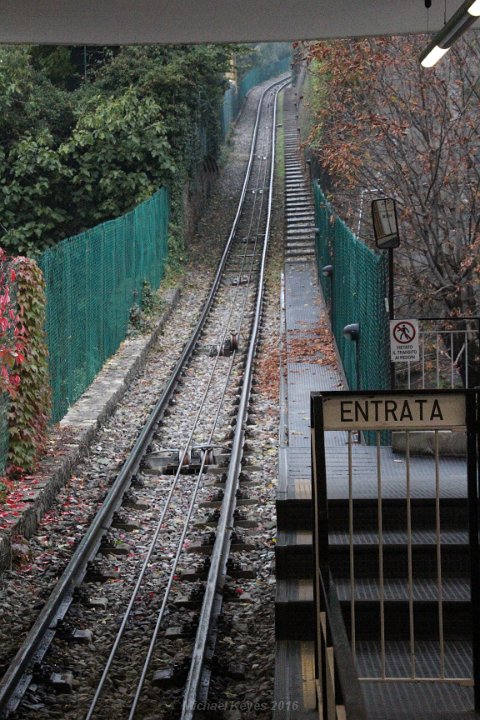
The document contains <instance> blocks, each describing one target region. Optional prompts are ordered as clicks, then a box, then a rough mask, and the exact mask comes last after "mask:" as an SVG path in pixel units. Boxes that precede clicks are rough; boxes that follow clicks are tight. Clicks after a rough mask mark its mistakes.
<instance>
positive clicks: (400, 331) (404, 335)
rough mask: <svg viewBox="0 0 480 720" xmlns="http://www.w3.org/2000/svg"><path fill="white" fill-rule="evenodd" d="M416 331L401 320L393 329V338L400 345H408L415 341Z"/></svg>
mask: <svg viewBox="0 0 480 720" xmlns="http://www.w3.org/2000/svg"><path fill="white" fill-rule="evenodd" d="M416 334H417V331H416V329H415V326H414V325H412V323H410V322H408V320H402V321H401V322H399V323H397V324H396V325H394V327H393V337H394V339H395V340H396V342H398V343H400V345H408V343H411V342H413V341H414V339H415V335H416Z"/></svg>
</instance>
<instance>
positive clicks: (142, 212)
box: [39, 189, 169, 422]
mask: <svg viewBox="0 0 480 720" xmlns="http://www.w3.org/2000/svg"><path fill="white" fill-rule="evenodd" d="M168 212H169V206H168V194H167V192H166V190H163V189H162V190H159V191H158V192H157V193H155V195H154V196H153V197H152V198H150V199H149V200H147V201H146V202H144V203H142V204H141V205H139V206H138V207H136V208H135V209H134V210H132V211H131V212H129V213H127V214H126V215H123V216H122V217H119V218H117V219H116V220H111V221H110V222H106V223H103V224H101V225H97V226H96V227H94V228H92V229H91V230H87V231H86V232H84V233H82V234H81V235H77V236H75V237H71V238H67V239H66V240H63V241H62V242H60V243H58V245H55V247H53V248H51V249H49V250H46V251H45V252H44V253H43V254H42V256H41V257H40V260H39V265H40V267H41V268H42V270H43V273H44V275H45V281H46V295H47V319H46V327H45V329H46V333H47V342H48V349H49V353H50V360H49V362H50V380H51V385H52V420H53V422H57V421H58V420H60V419H61V418H62V417H63V416H64V415H65V413H66V412H67V410H68V408H69V406H70V405H72V404H73V403H74V402H75V400H77V399H78V398H79V397H80V395H81V394H82V393H83V392H84V390H85V389H86V388H87V387H88V386H89V385H90V383H91V382H92V380H93V379H94V377H95V375H96V374H97V373H98V371H99V370H100V368H101V367H102V365H103V363H104V362H105V360H106V359H107V358H108V357H110V355H112V354H113V353H114V352H115V351H116V350H117V348H118V346H119V345H120V343H121V342H122V340H124V338H125V335H126V332H127V328H128V321H129V315H130V309H131V307H132V305H133V304H134V303H135V302H138V303H139V302H141V296H142V287H143V282H144V281H148V283H150V285H151V286H152V287H153V288H157V287H158V286H159V284H160V280H161V278H162V277H163V273H164V268H165V261H166V258H167V230H168Z"/></svg>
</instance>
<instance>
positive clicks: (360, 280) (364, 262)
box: [314, 182, 390, 390]
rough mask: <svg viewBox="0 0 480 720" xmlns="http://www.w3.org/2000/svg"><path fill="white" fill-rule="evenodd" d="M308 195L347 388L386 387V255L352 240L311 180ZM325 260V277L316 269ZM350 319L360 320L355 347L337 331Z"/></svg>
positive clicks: (355, 239) (349, 231)
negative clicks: (329, 270) (327, 270)
mask: <svg viewBox="0 0 480 720" xmlns="http://www.w3.org/2000/svg"><path fill="white" fill-rule="evenodd" d="M314 197H315V212H316V223H317V227H318V228H319V232H318V235H317V262H318V270H319V277H320V282H321V285H322V289H323V292H324V295H325V299H326V301H327V302H328V303H329V304H330V306H331V316H332V318H333V320H332V326H333V332H334V335H335V339H336V341H337V345H338V349H339V352H340V356H341V359H342V363H343V368H344V370H345V375H346V376H347V380H348V384H349V386H350V388H351V389H362V390H386V389H388V388H389V387H390V350H389V335H388V315H387V312H386V308H385V297H386V296H387V289H386V278H387V259H386V257H385V256H384V255H379V254H376V253H374V252H372V250H370V249H369V248H368V247H367V246H366V245H364V244H363V243H362V242H360V241H359V240H357V238H356V237H355V236H354V235H353V233H352V232H351V230H349V228H348V227H347V226H346V225H345V224H344V223H343V222H342V221H341V220H340V219H339V218H338V217H337V216H336V215H335V214H334V213H333V210H332V208H331V206H330V205H329V203H328V201H327V200H326V198H325V196H324V194H323V193H322V191H321V189H320V186H319V185H318V183H317V182H316V183H315V184H314ZM325 265H332V266H333V272H332V275H331V276H330V277H326V276H324V275H323V274H322V272H321V270H322V268H323V267H324V266H325ZM350 323H358V324H359V326H360V340H359V344H358V353H357V348H356V343H355V342H352V341H351V340H348V339H346V338H345V337H344V335H343V328H344V327H345V325H349V324H350ZM357 360H358V363H359V365H358V374H359V379H360V388H357Z"/></svg>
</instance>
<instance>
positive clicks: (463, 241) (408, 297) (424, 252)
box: [305, 32, 480, 316]
mask: <svg viewBox="0 0 480 720" xmlns="http://www.w3.org/2000/svg"><path fill="white" fill-rule="evenodd" d="M427 41H428V38H426V37H425V36H415V37H413V36H410V37H401V38H400V37H396V38H388V39H387V38H383V39H382V38H378V39H365V40H342V41H335V42H317V43H311V44H308V45H307V46H306V48H305V51H306V55H307V58H308V61H309V76H310V88H311V91H310V97H309V103H310V106H311V111H312V113H313V119H314V124H313V128H312V132H311V135H310V139H309V143H310V144H311V146H312V147H313V149H314V152H315V154H316V156H317V158H318V161H319V164H320V165H321V167H322V169H323V172H324V176H325V177H326V178H327V185H328V187H327V188H326V189H327V190H329V191H330V194H331V197H332V199H333V204H334V206H335V207H336V209H337V210H338V211H339V212H340V214H341V215H342V216H343V217H346V218H347V219H348V218H349V219H350V225H351V226H352V227H354V228H355V229H356V228H357V223H358V222H359V220H360V207H361V205H362V203H361V198H362V197H363V199H364V200H366V201H367V202H364V204H363V214H362V223H361V228H360V235H361V237H362V238H363V239H365V240H366V241H367V242H369V241H371V230H370V228H371V221H370V214H369V202H368V201H369V200H371V199H372V198H373V197H375V196H377V197H378V196H379V195H381V196H385V195H387V196H393V197H395V198H396V200H397V204H398V207H399V210H400V227H401V238H402V244H401V247H400V248H399V249H398V251H396V253H395V257H396V303H397V307H396V311H397V314H399V315H400V314H402V313H413V314H414V315H426V314H432V315H433V314H437V315H442V316H451V315H474V314H479V309H480V303H479V294H478V276H479V270H480V263H479V257H480V256H479V252H478V250H479V247H480V213H479V204H480V172H479V167H478V156H479V151H480V113H479V112H478V101H479V94H478V73H477V69H478V64H479V60H480V40H479V37H478V34H476V33H475V32H472V33H468V34H467V36H466V37H465V38H464V39H462V41H461V42H458V43H456V44H455V46H454V47H453V48H452V49H451V51H450V53H449V54H448V55H447V56H446V58H444V59H443V60H442V62H441V63H439V65H438V67H437V68H435V69H432V70H427V69H425V68H422V67H421V66H420V64H419V62H418V57H419V55H420V52H421V50H422V49H423V48H424V47H425V45H426V44H427Z"/></svg>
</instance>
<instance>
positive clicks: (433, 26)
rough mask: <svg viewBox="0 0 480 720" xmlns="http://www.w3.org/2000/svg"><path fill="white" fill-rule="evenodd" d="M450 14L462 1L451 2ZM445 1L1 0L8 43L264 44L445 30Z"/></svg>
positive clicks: (1, 37) (2, 32) (0, 22)
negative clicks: (428, 2) (244, 42)
mask: <svg viewBox="0 0 480 720" xmlns="http://www.w3.org/2000/svg"><path fill="white" fill-rule="evenodd" d="M446 2H447V17H450V15H452V14H453V12H454V11H455V10H456V9H457V7H459V5H460V4H461V0H446ZM444 4H445V2H444V0H432V7H431V8H430V10H429V11H427V9H426V8H425V2H424V0H0V42H2V43H47V44H52V45H55V44H69V45H85V44H92V45H117V44H129V43H187V42H188V43H190V42H241V41H250V42H261V41H270V40H296V39H315V38H318V39H320V38H336V37H346V36H353V37H355V36H357V37H358V36H364V35H395V34H403V33H418V32H426V31H427V30H430V31H436V30H439V29H440V27H441V26H442V24H443V18H444Z"/></svg>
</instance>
